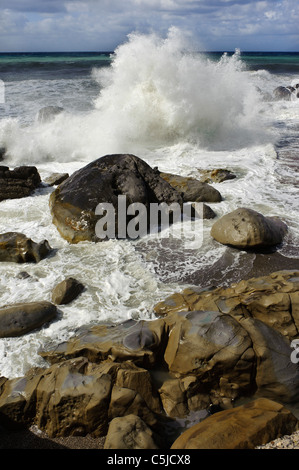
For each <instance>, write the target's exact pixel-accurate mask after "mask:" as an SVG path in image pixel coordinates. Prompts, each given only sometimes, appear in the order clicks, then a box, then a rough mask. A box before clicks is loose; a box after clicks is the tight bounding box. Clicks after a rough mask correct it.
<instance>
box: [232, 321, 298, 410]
mask: <svg viewBox="0 0 299 470" xmlns="http://www.w3.org/2000/svg"><path fill="white" fill-rule="evenodd" d="M240 324H241V325H242V326H243V328H244V329H245V330H246V331H247V332H248V334H249V336H250V338H251V340H252V347H253V350H254V355H255V361H256V364H257V367H256V374H255V383H256V386H257V391H256V396H260V397H266V398H269V399H272V400H277V401H280V402H283V403H292V402H295V401H297V399H298V395H299V367H298V364H295V363H293V362H292V361H291V354H292V351H293V350H292V348H291V347H290V343H289V341H288V339H287V338H286V337H285V336H283V335H282V334H281V333H279V332H278V331H276V330H274V329H273V328H271V327H270V326H268V325H266V324H265V323H263V322H262V321H260V320H256V319H253V318H242V319H241V320H240Z"/></svg>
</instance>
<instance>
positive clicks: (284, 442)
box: [0, 252, 299, 450]
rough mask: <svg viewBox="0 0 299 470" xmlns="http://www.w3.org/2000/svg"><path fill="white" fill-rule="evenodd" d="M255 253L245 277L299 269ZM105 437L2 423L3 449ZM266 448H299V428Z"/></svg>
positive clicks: (98, 444)
mask: <svg viewBox="0 0 299 470" xmlns="http://www.w3.org/2000/svg"><path fill="white" fill-rule="evenodd" d="M255 256H256V257H255V260H254V262H253V265H252V268H251V269H250V271H249V272H248V273H247V274H246V275H244V280H246V279H250V278H252V277H260V276H265V275H268V274H270V273H272V272H275V271H280V270H293V269H295V270H296V269H298V270H299V259H297V258H286V257H285V256H283V255H281V254H279V253H277V252H274V253H270V254H256V255H255ZM105 439H106V437H105V436H102V437H99V438H95V437H92V436H90V435H86V436H68V437H57V438H50V437H48V436H47V434H46V433H44V432H43V431H41V430H39V429H38V428H37V427H36V426H34V425H33V426H30V427H29V428H28V429H16V430H7V429H5V428H4V427H2V426H1V423H0V449H20V450H21V449H53V450H54V449H79V450H80V449H82V450H83V449H85V450H88V449H103V448H104V443H105ZM284 446H285V447H284ZM264 448H266V449H273V448H274V449H283V448H288V449H291V448H292V449H299V431H296V432H295V433H293V434H292V435H290V436H282V437H281V438H278V439H276V440H275V441H271V442H270V443H268V444H265V445H263V446H259V447H257V448H256V449H264Z"/></svg>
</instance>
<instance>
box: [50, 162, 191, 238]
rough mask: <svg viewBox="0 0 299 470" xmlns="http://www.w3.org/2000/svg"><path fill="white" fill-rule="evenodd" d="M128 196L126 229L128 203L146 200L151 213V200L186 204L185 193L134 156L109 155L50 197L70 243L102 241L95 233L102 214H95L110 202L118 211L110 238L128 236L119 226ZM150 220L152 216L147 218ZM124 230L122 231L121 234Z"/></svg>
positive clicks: (146, 206)
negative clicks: (97, 209)
mask: <svg viewBox="0 0 299 470" xmlns="http://www.w3.org/2000/svg"><path fill="white" fill-rule="evenodd" d="M118 196H126V201H125V204H124V207H122V208H121V209H120V211H123V212H121V214H120V215H121V216H122V217H123V216H124V214H125V216H124V222H125V225H126V226H125V230H124V232H126V227H127V224H128V222H129V221H130V220H131V219H132V216H128V217H127V218H126V211H127V207H128V205H130V204H132V203H142V204H143V205H144V207H145V208H146V210H147V215H148V216H149V214H150V211H149V208H150V206H149V205H150V203H161V202H165V203H167V204H171V203H172V202H176V203H178V204H179V205H180V206H182V203H183V200H182V197H181V195H180V194H179V193H178V192H177V191H176V190H175V189H174V188H173V187H172V186H170V185H169V184H168V183H167V182H166V181H164V180H163V179H162V178H161V177H160V175H159V172H157V171H155V170H153V169H152V168H151V167H150V166H149V165H147V163H145V162H144V161H143V160H141V159H140V158H138V157H136V156H134V155H123V154H118V155H106V156H104V157H101V158H99V159H97V160H95V161H93V162H91V163H90V164H88V165H87V166H85V167H84V168H82V169H80V170H78V171H76V172H75V173H73V175H71V176H70V177H69V178H68V179H67V180H65V181H64V182H63V183H61V184H60V185H59V186H58V188H57V189H56V190H55V191H54V192H53V193H52V194H51V196H50V208H51V213H52V216H53V223H54V224H55V225H56V226H57V228H58V231H59V233H60V234H61V236H62V237H63V238H65V239H66V240H68V241H69V242H70V243H78V242H80V241H82V240H89V241H95V242H97V241H101V238H98V237H97V235H96V233H95V226H96V223H97V221H98V220H99V216H98V215H96V214H95V211H96V208H97V206H98V204H99V203H110V204H112V206H113V208H114V210H115V214H114V215H115V217H114V215H113V218H114V227H113V229H114V233H113V234H112V235H110V234H109V235H108V232H107V237H108V238H109V237H112V238H114V237H116V238H117V237H123V238H125V237H126V235H127V234H126V233H122V231H123V228H122V227H121V226H119V225H118V221H119V217H118V215H119V212H118V209H119V204H118V203H119V199H118ZM147 222H148V223H149V219H148V220H147ZM120 232H121V233H120Z"/></svg>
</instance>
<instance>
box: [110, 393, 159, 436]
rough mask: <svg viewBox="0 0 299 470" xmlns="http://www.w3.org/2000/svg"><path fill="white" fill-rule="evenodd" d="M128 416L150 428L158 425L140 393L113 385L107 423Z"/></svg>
mask: <svg viewBox="0 0 299 470" xmlns="http://www.w3.org/2000/svg"><path fill="white" fill-rule="evenodd" d="M130 414H133V415H135V416H139V418H141V419H142V420H143V421H144V422H145V423H146V424H147V426H149V427H151V428H153V427H156V426H157V424H158V421H157V417H156V415H155V414H154V413H153V412H152V411H151V410H150V409H149V408H148V406H147V404H146V403H145V401H144V399H143V398H142V396H141V395H140V393H138V392H137V391H136V390H132V389H130V388H125V387H119V386H117V385H114V386H113V388H112V393H111V400H110V405H109V410H108V419H109V421H111V420H112V419H114V418H119V417H121V416H127V415H130Z"/></svg>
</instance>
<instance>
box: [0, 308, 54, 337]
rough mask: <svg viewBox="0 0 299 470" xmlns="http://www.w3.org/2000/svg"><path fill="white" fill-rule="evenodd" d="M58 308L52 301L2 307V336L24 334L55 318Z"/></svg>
mask: <svg viewBox="0 0 299 470" xmlns="http://www.w3.org/2000/svg"><path fill="white" fill-rule="evenodd" d="M56 315H57V309H56V307H55V305H53V304H52V303H51V302H29V303H18V304H12V305H6V306H4V307H2V308H0V338H8V337H14V336H22V335H24V334H25V333H28V332H29V331H32V330H35V329H36V328H39V327H41V326H42V325H44V324H45V323H47V322H49V321H50V320H53V319H54V318H55V317H56Z"/></svg>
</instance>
